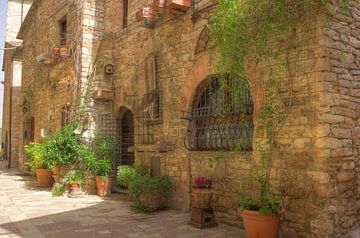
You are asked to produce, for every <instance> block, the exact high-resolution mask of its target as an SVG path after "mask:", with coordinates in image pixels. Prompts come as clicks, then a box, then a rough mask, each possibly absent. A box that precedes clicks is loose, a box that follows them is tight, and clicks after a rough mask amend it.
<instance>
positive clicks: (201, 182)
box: [191, 176, 213, 208]
mask: <svg viewBox="0 0 360 238" xmlns="http://www.w3.org/2000/svg"><path fill="white" fill-rule="evenodd" d="M211 186H212V179H211V178H210V177H206V176H198V177H196V178H195V179H194V180H193V184H192V189H191V194H192V196H193V198H194V207H196V208H209V207H211V200H212V195H213V189H212V187H211Z"/></svg>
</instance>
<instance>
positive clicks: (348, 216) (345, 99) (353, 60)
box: [319, 1, 360, 236]
mask: <svg viewBox="0 0 360 238" xmlns="http://www.w3.org/2000/svg"><path fill="white" fill-rule="evenodd" d="M350 6H351V7H350V8H349V11H348V12H338V13H337V14H333V15H331V20H330V22H329V25H328V26H326V28H324V34H325V35H326V41H325V42H326V50H327V51H326V52H327V54H326V55H327V58H328V60H329V62H328V68H327V70H326V77H324V78H323V80H322V81H321V82H319V83H321V84H322V85H321V86H322V87H321V89H322V90H321V93H322V96H323V98H324V99H325V98H326V99H327V100H326V103H323V104H321V105H319V106H320V107H319V114H320V122H321V125H322V126H323V128H324V136H325V137H326V140H327V141H328V142H329V143H328V145H327V148H328V157H327V160H328V161H327V166H326V168H325V169H324V170H325V172H326V173H327V187H328V194H327V198H328V201H327V204H328V206H327V209H326V210H325V211H324V212H327V213H328V214H327V216H326V218H327V219H328V220H329V226H330V227H331V231H333V234H334V235H336V236H339V235H340V234H343V233H344V232H346V231H348V230H349V229H352V228H353V227H356V226H358V225H359V224H360V219H359V217H360V202H359V201H360V191H359V188H360V186H359V185H360V184H359V182H360V180H359V166H360V163H359V143H360V140H359V139H360V137H359V136H360V134H359V130H360V129H359V103H360V94H359V92H360V91H359V79H360V71H359V67H360V64H359V62H360V61H359V59H360V32H359V24H360V14H359V10H360V4H359V2H358V1H351V4H350ZM335 7H336V6H335ZM319 223H320V220H319Z"/></svg>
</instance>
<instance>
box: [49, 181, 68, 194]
mask: <svg viewBox="0 0 360 238" xmlns="http://www.w3.org/2000/svg"><path fill="white" fill-rule="evenodd" d="M64 191H65V187H64V185H63V184H60V183H57V184H55V187H54V190H53V192H52V195H53V196H56V197H58V196H61V195H63V193H64Z"/></svg>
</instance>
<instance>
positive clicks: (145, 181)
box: [128, 174, 172, 211]
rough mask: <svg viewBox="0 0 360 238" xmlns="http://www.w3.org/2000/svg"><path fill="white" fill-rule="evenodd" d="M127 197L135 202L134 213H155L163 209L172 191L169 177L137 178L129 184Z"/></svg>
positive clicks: (145, 176)
mask: <svg viewBox="0 0 360 238" xmlns="http://www.w3.org/2000/svg"><path fill="white" fill-rule="evenodd" d="M128 189H129V195H130V196H131V197H132V198H133V199H134V200H135V207H134V208H135V210H136V211H155V210H158V209H160V208H162V207H164V204H165V201H166V199H167V197H168V196H169V195H170V193H171V190H172V182H171V179H170V177H169V176H155V177H151V176H149V175H148V174H147V175H141V176H137V177H136V178H135V179H134V180H132V181H131V182H130V184H129V187H128Z"/></svg>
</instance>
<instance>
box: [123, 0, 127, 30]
mask: <svg viewBox="0 0 360 238" xmlns="http://www.w3.org/2000/svg"><path fill="white" fill-rule="evenodd" d="M127 24H128V0H123V24H122V27H123V28H126V27H127Z"/></svg>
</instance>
